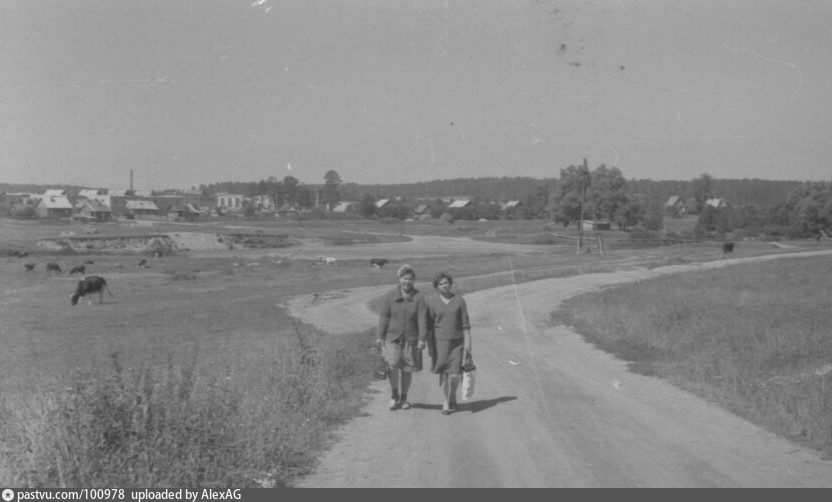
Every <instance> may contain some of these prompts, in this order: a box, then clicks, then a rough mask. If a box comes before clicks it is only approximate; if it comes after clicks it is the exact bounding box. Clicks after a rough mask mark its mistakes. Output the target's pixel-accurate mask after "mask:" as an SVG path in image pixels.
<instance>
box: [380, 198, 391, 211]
mask: <svg viewBox="0 0 832 502" xmlns="http://www.w3.org/2000/svg"><path fill="white" fill-rule="evenodd" d="M391 202H392V200H391V199H379V200H377V201H376V209H381V208H383V207H384V206H386V205H388V204H390V203H391Z"/></svg>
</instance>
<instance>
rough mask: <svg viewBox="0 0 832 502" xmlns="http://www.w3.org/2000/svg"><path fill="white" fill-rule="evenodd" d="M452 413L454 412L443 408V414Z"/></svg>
mask: <svg viewBox="0 0 832 502" xmlns="http://www.w3.org/2000/svg"><path fill="white" fill-rule="evenodd" d="M451 413H452V411H451V410H444V409H443V410H442V414H443V415H450V414H451Z"/></svg>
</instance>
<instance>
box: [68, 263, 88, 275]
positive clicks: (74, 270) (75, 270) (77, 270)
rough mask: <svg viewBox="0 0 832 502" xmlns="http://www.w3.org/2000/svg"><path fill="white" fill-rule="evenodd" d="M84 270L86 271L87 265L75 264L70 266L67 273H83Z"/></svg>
mask: <svg viewBox="0 0 832 502" xmlns="http://www.w3.org/2000/svg"><path fill="white" fill-rule="evenodd" d="M86 272H87V267H85V266H84V265H76V266H74V267H72V269H71V270H70V271H69V275H75V274H81V275H84V274H85V273H86Z"/></svg>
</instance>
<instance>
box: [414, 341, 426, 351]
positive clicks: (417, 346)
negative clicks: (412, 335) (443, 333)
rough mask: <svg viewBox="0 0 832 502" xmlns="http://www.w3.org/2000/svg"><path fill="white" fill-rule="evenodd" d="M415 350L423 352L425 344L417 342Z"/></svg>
mask: <svg viewBox="0 0 832 502" xmlns="http://www.w3.org/2000/svg"><path fill="white" fill-rule="evenodd" d="M416 348H417V349H419V350H424V348H425V342H423V341H422V340H419V343H417V344H416Z"/></svg>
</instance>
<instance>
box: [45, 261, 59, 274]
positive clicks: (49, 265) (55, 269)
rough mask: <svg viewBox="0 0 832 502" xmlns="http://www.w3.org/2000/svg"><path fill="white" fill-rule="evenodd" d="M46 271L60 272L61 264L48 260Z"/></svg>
mask: <svg viewBox="0 0 832 502" xmlns="http://www.w3.org/2000/svg"><path fill="white" fill-rule="evenodd" d="M46 271H47V272H55V273H56V274H60V273H62V272H61V266H60V265H58V264H57V263H54V262H49V263H47V264H46Z"/></svg>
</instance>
